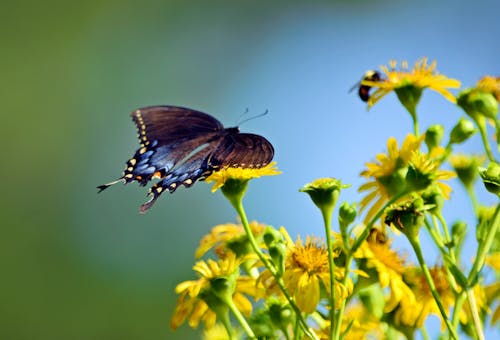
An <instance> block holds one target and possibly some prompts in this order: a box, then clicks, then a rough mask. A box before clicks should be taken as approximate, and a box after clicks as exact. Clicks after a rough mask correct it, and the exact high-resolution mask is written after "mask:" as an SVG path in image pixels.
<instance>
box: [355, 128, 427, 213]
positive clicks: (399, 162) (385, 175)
mask: <svg viewBox="0 0 500 340" xmlns="http://www.w3.org/2000/svg"><path fill="white" fill-rule="evenodd" d="M424 138H425V135H422V136H420V137H419V138H417V137H415V136H414V135H412V134H408V135H407V136H406V138H405V140H404V141H403V144H402V145H401V149H399V147H398V142H397V140H396V138H394V137H391V138H389V139H388V140H387V154H378V155H377V156H376V158H377V161H376V162H373V163H367V164H366V167H367V169H366V170H364V171H363V172H361V174H360V175H361V176H364V177H366V178H368V179H369V180H370V181H369V182H367V183H365V184H363V185H361V187H360V188H359V191H360V192H363V191H366V192H367V195H366V196H365V197H364V198H363V200H362V201H361V203H360V208H361V211H363V210H365V209H366V208H367V207H368V206H369V205H370V204H372V206H371V208H370V209H369V210H368V212H367V214H366V217H365V221H369V220H371V218H372V217H373V216H375V214H376V213H377V212H378V211H379V210H380V209H381V208H382V206H384V204H385V203H387V201H388V200H389V199H390V198H391V197H392V196H394V195H396V194H398V193H399V192H401V191H402V190H403V189H404V188H405V185H406V184H405V176H406V172H407V169H408V164H409V162H410V160H411V157H412V155H413V153H414V152H415V151H417V150H418V149H419V148H420V145H421V144H422V141H423V140H424Z"/></svg>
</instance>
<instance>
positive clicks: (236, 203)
mask: <svg viewBox="0 0 500 340" xmlns="http://www.w3.org/2000/svg"><path fill="white" fill-rule="evenodd" d="M226 197H227V196H226ZM228 199H229V201H230V202H231V205H232V206H233V207H234V209H235V210H236V212H237V213H238V215H239V216H240V219H241V223H242V225H243V228H244V229H245V232H246V234H247V236H248V240H249V241H250V245H251V246H252V249H253V250H254V252H255V253H256V254H257V256H258V257H259V259H260V260H261V261H262V263H263V264H264V266H265V267H266V268H267V270H269V272H270V273H271V274H272V275H273V277H274V279H275V280H276V282H277V283H278V286H279V287H280V289H281V291H282V293H283V295H284V296H285V298H286V299H287V301H288V303H289V304H290V306H291V307H292V308H293V310H294V312H295V314H296V316H297V319H298V320H299V323H300V325H301V328H302V329H303V330H304V332H305V334H306V335H307V336H309V337H310V338H311V339H315V340H318V337H317V336H316V334H314V332H313V331H312V330H311V329H310V328H309V326H308V325H307V322H306V321H305V320H304V318H303V317H302V312H301V311H300V309H299V308H298V307H297V305H296V304H295V303H294V302H293V300H292V297H291V296H290V294H289V293H288V291H287V290H286V287H285V284H284V283H283V280H282V279H281V278H280V277H279V275H278V272H277V270H276V268H275V267H274V265H273V264H272V263H271V262H270V261H269V260H268V259H267V258H266V257H265V256H264V253H262V250H261V249H260V247H259V245H258V244H257V241H256V240H255V237H254V236H253V233H252V230H251V229H250V225H249V224H248V219H247V216H246V213H245V210H244V209H243V203H242V197H234V196H233V197H228Z"/></svg>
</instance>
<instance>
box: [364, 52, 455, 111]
mask: <svg viewBox="0 0 500 340" xmlns="http://www.w3.org/2000/svg"><path fill="white" fill-rule="evenodd" d="M436 64H437V63H436V62H435V61H433V62H432V63H431V64H430V65H429V64H427V58H422V59H420V60H418V61H417V62H416V63H415V66H414V67H413V69H412V70H409V69H408V63H407V62H406V61H403V62H402V63H401V68H400V69H399V70H397V69H396V67H397V62H396V61H394V60H391V61H390V62H389V67H387V66H381V70H382V71H383V73H384V74H385V76H383V77H382V79H381V80H379V81H367V80H363V81H362V82H361V84H362V85H366V86H370V87H373V88H376V89H377V90H376V91H374V92H373V93H372V94H371V96H370V98H369V99H368V107H369V108H370V107H372V106H373V105H374V104H375V103H376V102H378V101H379V100H380V99H382V98H383V97H384V96H385V95H387V94H388V93H390V92H392V91H395V90H398V89H400V88H403V87H406V86H409V85H411V86H414V87H415V88H418V89H425V88H430V89H431V90H434V91H436V92H438V93H439V94H441V95H442V96H443V97H445V98H446V99H448V100H449V101H451V102H452V103H455V102H456V98H455V96H454V95H453V94H452V93H451V92H450V91H448V90H447V89H448V88H459V87H460V82H459V81H458V80H456V79H450V78H448V77H446V76H445V75H442V74H439V73H438V72H437V71H436Z"/></svg>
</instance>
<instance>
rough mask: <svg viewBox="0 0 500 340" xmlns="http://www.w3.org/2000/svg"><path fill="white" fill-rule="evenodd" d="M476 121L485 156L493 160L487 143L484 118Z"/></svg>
mask: <svg viewBox="0 0 500 340" xmlns="http://www.w3.org/2000/svg"><path fill="white" fill-rule="evenodd" d="M476 123H477V125H478V127H479V132H480V133H481V141H482V142H483V145H484V150H485V151H486V156H488V159H489V160H490V161H491V162H495V157H493V153H492V152H491V147H490V143H488V135H487V133H486V124H485V123H484V120H483V121H482V122H479V121H477V122H476Z"/></svg>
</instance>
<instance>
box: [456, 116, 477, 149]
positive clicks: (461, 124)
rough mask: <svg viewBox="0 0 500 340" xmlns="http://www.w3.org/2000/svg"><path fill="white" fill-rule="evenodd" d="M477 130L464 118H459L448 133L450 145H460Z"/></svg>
mask: <svg viewBox="0 0 500 340" xmlns="http://www.w3.org/2000/svg"><path fill="white" fill-rule="evenodd" d="M476 131H477V129H476V128H475V127H474V123H472V122H471V121H470V120H467V119H465V118H460V120H459V121H458V123H457V125H455V126H454V127H453V129H452V130H451V133H450V144H460V143H463V142H465V141H466V140H467V139H469V137H471V136H472V135H474V134H475V133H476Z"/></svg>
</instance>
